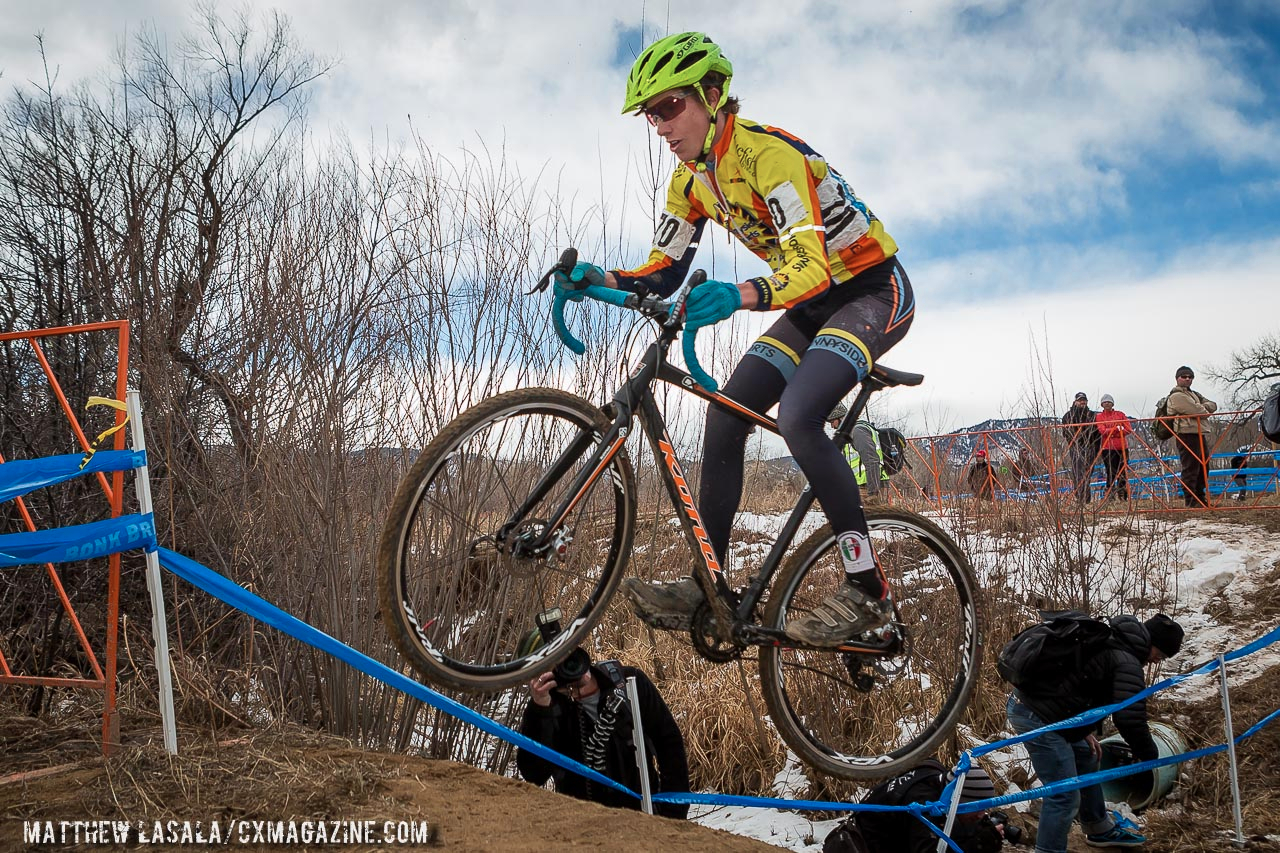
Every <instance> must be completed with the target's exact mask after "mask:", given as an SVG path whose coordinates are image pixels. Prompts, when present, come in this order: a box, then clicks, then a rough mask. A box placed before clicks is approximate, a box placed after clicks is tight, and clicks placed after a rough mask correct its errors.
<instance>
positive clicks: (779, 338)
mask: <svg viewBox="0 0 1280 853" xmlns="http://www.w3.org/2000/svg"><path fill="white" fill-rule="evenodd" d="M808 343H809V340H808V338H805V337H804V336H803V335H802V334H801V333H800V332H799V331H798V330H797V329H796V328H795V326H794V325H793V324H792V323H791V321H790V320H788V319H787V318H786V317H782V318H780V319H779V320H778V321H777V322H776V323H774V324H773V326H771V327H770V328H769V330H768V331H767V332H765V333H764V334H763V335H762V336H761V337H760V338H759V339H758V340H757V341H756V342H755V343H754V344H753V345H752V346H751V349H750V350H748V351H747V354H746V355H745V356H744V357H743V358H742V361H740V362H738V366H737V367H736V368H734V371H733V375H732V376H730V377H729V381H728V382H726V383H725V386H724V392H725V394H727V395H729V396H730V397H732V398H733V399H735V400H737V401H738V402H740V403H742V404H744V405H746V406H747V407H748V408H750V409H754V410H755V411H757V412H765V411H768V410H769V409H770V408H772V407H773V405H774V404H775V403H777V402H778V399H779V397H781V396H782V392H783V389H784V388H786V385H787V380H788V379H789V378H790V377H791V374H792V373H794V372H795V369H796V365H797V364H798V363H799V362H800V353H802V352H804V349H805V347H806V346H808ZM750 432H751V424H750V423H748V422H747V421H744V420H743V419H741V418H739V417H738V416H737V415H735V414H733V413H732V412H730V411H729V410H727V409H723V408H721V407H719V406H716V405H712V406H709V407H708V408H707V421H706V428H705V430H704V432H703V458H702V479H701V483H700V485H699V487H698V514H699V515H700V516H702V525H703V529H704V530H706V532H707V538H708V539H709V540H710V542H711V547H712V549H713V550H714V551H715V555H716V559H717V560H719V561H720V565H721V566H723V565H724V562H725V555H726V554H727V553H728V550H729V536H730V532H731V531H732V528H733V517H734V516H735V515H736V514H737V512H738V503H739V501H741V500H742V469H743V459H744V457H745V455H746V447H747V436H748V435H749V434H750ZM622 589H623V592H624V593H625V594H626V596H627V598H628V600H630V601H631V603H632V605H633V606H634V609H635V612H636V615H637V616H639V617H640V618H641V619H642V620H644V621H645V622H646V623H648V624H649V625H652V626H654V627H656V628H665V629H670V630H686V629H687V628H688V627H689V626H690V624H691V620H692V616H693V612H694V610H695V609H696V608H697V606H698V605H699V604H700V603H701V602H702V600H703V595H702V588H701V587H699V586H698V584H697V582H695V581H694V579H693V578H692V577H684V578H681V579H679V580H675V581H662V582H658V583H647V582H645V581H642V580H640V579H639V578H628V579H626V580H625V581H623V584H622Z"/></svg>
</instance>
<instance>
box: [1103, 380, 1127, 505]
mask: <svg viewBox="0 0 1280 853" xmlns="http://www.w3.org/2000/svg"><path fill="white" fill-rule="evenodd" d="M1094 420H1095V421H1096V422H1097V424H1098V432H1099V433H1100V434H1101V436H1102V465H1103V467H1104V468H1106V470H1107V490H1106V493H1105V495H1104V497H1103V500H1106V499H1107V498H1112V497H1115V498H1119V499H1120V500H1122V501H1127V500H1128V499H1129V472H1128V444H1127V442H1126V441H1125V437H1126V436H1128V435H1129V434H1130V433H1131V432H1133V424H1131V423H1129V416H1128V415H1126V414H1125V413H1124V412H1122V411H1120V410H1119V409H1117V408H1116V398H1115V397H1112V396H1111V395H1110V394H1103V395H1102V411H1100V412H1098V414H1096V415H1095V416H1094Z"/></svg>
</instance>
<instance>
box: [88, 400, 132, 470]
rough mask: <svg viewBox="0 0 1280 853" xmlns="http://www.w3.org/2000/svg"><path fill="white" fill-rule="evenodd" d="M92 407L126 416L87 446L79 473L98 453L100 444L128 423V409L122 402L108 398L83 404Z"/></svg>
mask: <svg viewBox="0 0 1280 853" xmlns="http://www.w3.org/2000/svg"><path fill="white" fill-rule="evenodd" d="M93 406H110V407H111V408H113V409H115V410H117V411H120V412H125V413H126V414H125V417H124V420H122V421H121V422H120V423H118V424H116V425H115V426H113V427H111V428H110V429H108V430H104V431H103V432H101V433H100V434H99V435H98V437H97V438H95V439H94V440H93V441H92V442H91V443H90V444H89V449H88V450H86V451H85V454H84V458H83V459H81V460H80V469H79V470H81V471H83V470H84V466H86V465H88V464H89V460H90V459H92V458H93V454H95V453H97V452H98V448H99V446H101V444H102V442H103V441H104V440H105V439H106V438H108V437H109V436H112V435H115V434H116V433H117V432H119V431H120V430H121V429H123V428H124V425H125V424H127V423H128V422H129V415H128V409H127V407H126V406H125V404H124V401H123V400H113V399H111V398H110V397H90V398H89V400H88V402H86V403H85V404H84V407H85V408H86V409H89V408H92V407H93Z"/></svg>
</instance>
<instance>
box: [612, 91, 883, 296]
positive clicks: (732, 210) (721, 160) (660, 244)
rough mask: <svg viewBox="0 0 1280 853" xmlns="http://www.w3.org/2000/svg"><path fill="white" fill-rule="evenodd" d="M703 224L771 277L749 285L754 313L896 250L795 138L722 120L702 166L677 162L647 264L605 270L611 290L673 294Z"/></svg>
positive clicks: (819, 289) (839, 279) (816, 291)
mask: <svg viewBox="0 0 1280 853" xmlns="http://www.w3.org/2000/svg"><path fill="white" fill-rule="evenodd" d="M708 219H710V220H714V221H715V222H718V223H720V224H721V225H723V226H724V227H725V228H726V229H728V230H729V231H730V232H731V233H732V234H733V235H734V236H735V237H737V238H738V239H739V240H740V241H742V243H743V244H744V245H745V246H746V247H747V248H748V249H750V250H751V252H752V253H754V254H755V255H756V256H757V257H759V258H761V259H763V260H764V261H765V263H767V264H768V265H769V268H770V269H771V270H773V274H772V275H769V276H765V277H761V278H756V279H752V280H751V284H753V285H754V286H755V288H756V291H757V293H758V294H759V297H760V300H759V305H758V306H757V310H760V311H768V310H771V309H778V308H790V307H791V306H793V305H797V304H799V303H802V302H805V301H806V300H809V299H812V298H814V297H816V296H820V295H822V294H823V293H825V292H826V291H827V290H828V288H830V287H831V286H832V285H837V286H838V285H840V284H842V283H843V282H846V281H848V280H849V279H851V278H853V277H854V276H855V275H857V274H858V273H859V272H861V271H862V270H864V269H867V268H868V267H871V266H874V265H875V264H878V263H880V262H881V261H883V260H885V259H886V258H889V257H892V256H893V255H894V254H895V253H896V252H897V251H898V247H897V244H895V243H894V242H893V238H892V237H890V236H889V234H888V232H886V231H885V230H884V226H883V225H882V224H881V222H880V220H878V219H876V217H875V215H874V214H872V212H871V210H870V209H869V208H868V207H867V206H866V205H865V204H864V203H863V202H862V201H861V200H860V199H859V198H858V197H857V195H855V194H854V192H853V190H852V189H851V188H850V187H849V185H848V184H847V183H845V181H844V179H843V178H841V177H840V175H839V173H838V172H836V170H835V169H832V168H831V167H830V166H829V165H828V164H827V161H826V160H824V159H823V158H822V156H821V155H820V154H818V153H817V152H816V151H814V150H813V149H812V148H810V147H809V146H808V145H806V144H805V143H804V141H803V140H801V139H799V138H797V137H795V136H792V135H791V134H789V133H787V132H786V131H785V130H780V129H779V128H776V127H770V126H768V125H764V124H757V123H755V122H752V121H748V120H746V119H741V118H737V117H735V116H732V115H731V116H729V120H728V123H727V124H726V126H725V131H724V133H723V134H722V135H721V137H720V139H719V141H717V142H716V144H715V147H714V148H713V149H712V151H711V154H710V155H709V156H708V157H707V160H706V164H705V167H704V165H703V164H699V163H682V164H680V166H678V167H677V168H676V170H675V173H674V174H672V176H671V183H670V185H669V186H668V189H667V204H666V210H665V211H664V212H663V214H662V218H661V219H660V220H659V222H658V229H657V231H656V233H655V234H654V238H653V249H652V250H651V251H650V252H649V260H648V261H647V262H646V263H645V264H644V265H643V266H640V267H637V268H636V269H634V270H615V271H614V275H615V276H616V277H617V278H618V282H619V286H621V287H623V288H625V289H628V290H634V289H637V287H638V286H641V285H643V287H644V288H645V289H647V290H649V291H651V292H654V293H659V294H661V295H664V296H665V295H668V294H670V293H671V292H673V291H674V290H675V289H676V288H677V287H678V286H679V284H680V282H681V281H683V280H684V278H685V276H686V275H687V273H688V270H689V265H690V263H691V262H692V260H693V255H694V253H695V252H696V250H697V246H698V241H699V239H700V238H701V235H702V228H703V226H704V225H705V224H706V221H707V220H708Z"/></svg>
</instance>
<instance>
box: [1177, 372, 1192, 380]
mask: <svg viewBox="0 0 1280 853" xmlns="http://www.w3.org/2000/svg"><path fill="white" fill-rule="evenodd" d="M1178 378H1179V379H1195V377H1194V376H1192V375H1191V374H1190V373H1183V374H1181V375H1180V376H1179V377H1178Z"/></svg>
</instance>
